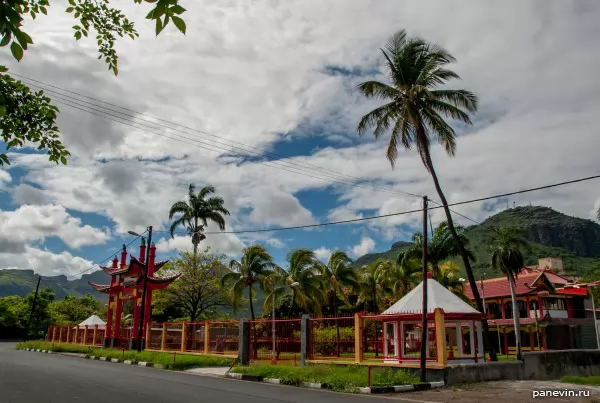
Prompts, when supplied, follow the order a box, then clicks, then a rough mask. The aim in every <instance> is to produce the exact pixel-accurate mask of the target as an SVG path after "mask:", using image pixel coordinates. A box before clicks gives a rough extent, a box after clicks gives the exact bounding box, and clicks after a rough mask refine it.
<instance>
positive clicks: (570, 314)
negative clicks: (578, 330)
mask: <svg viewBox="0 0 600 403" xmlns="http://www.w3.org/2000/svg"><path fill="white" fill-rule="evenodd" d="M565 305H566V306H565V308H567V317H568V318H574V317H575V312H574V311H575V309H574V308H573V298H565Z"/></svg>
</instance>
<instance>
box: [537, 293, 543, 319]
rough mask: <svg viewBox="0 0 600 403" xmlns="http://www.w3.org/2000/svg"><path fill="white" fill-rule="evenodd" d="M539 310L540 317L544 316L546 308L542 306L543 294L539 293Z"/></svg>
mask: <svg viewBox="0 0 600 403" xmlns="http://www.w3.org/2000/svg"><path fill="white" fill-rule="evenodd" d="M538 311H539V315H540V319H541V318H543V317H544V308H543V307H542V296H541V295H538Z"/></svg>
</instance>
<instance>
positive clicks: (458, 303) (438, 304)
mask: <svg viewBox="0 0 600 403" xmlns="http://www.w3.org/2000/svg"><path fill="white" fill-rule="evenodd" d="M422 306H423V282H421V283H420V284H419V285H418V286H416V287H415V288H413V289H412V290H411V291H410V292H409V293H408V294H406V295H405V296H404V297H402V298H401V299H400V300H399V301H398V302H396V303H395V304H394V305H392V306H391V307H389V308H388V309H386V310H385V311H384V312H383V313H382V315H399V314H410V313H412V314H415V313H422V312H423V310H422ZM436 308H442V309H443V310H444V313H447V314H466V315H472V314H478V315H481V313H480V312H479V311H478V310H476V309H475V308H473V307H472V306H471V305H469V304H467V303H466V302H465V301H463V300H462V299H460V298H459V297H457V296H456V295H454V294H453V293H452V292H451V291H450V290H448V289H447V288H446V287H444V286H443V285H441V284H440V283H438V282H437V281H435V280H434V279H432V278H428V279H427V312H433V311H434V310H435V309H436Z"/></svg>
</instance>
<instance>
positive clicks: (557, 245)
mask: <svg viewBox="0 0 600 403" xmlns="http://www.w3.org/2000/svg"><path fill="white" fill-rule="evenodd" d="M507 226H515V227H518V228H520V229H521V230H522V232H523V236H524V237H525V238H527V240H528V241H529V243H530V251H529V252H528V253H527V255H526V264H528V265H533V264H537V262H538V259H539V258H543V257H560V258H562V259H563V261H564V264H565V271H566V272H569V273H573V274H577V275H579V276H585V275H586V274H588V273H589V272H590V271H591V269H592V268H593V267H600V225H598V224H597V223H595V222H593V221H591V220H586V219H582V218H578V217H571V216H568V215H565V214H562V213H559V212H557V211H555V210H552V209H551V208H548V207H541V206H526V207H516V208H512V209H507V210H504V211H502V212H500V213H498V214H495V215H493V216H491V217H489V218H488V219H486V220H485V221H483V222H482V223H481V224H479V225H473V226H470V227H468V228H467V231H466V235H467V237H468V238H469V241H470V243H471V248H472V250H473V252H474V254H475V257H476V261H475V262H474V263H473V264H472V266H473V270H474V271H475V273H476V274H480V273H482V272H484V271H485V273H486V276H487V277H491V276H496V275H499V273H496V272H494V271H493V270H491V268H490V266H489V261H490V252H489V249H488V242H489V239H490V237H491V235H492V233H493V230H494V228H500V227H507ZM404 245H406V243H404ZM399 250H400V249H394V248H392V249H390V250H389V251H387V252H383V253H374V254H367V255H364V256H361V257H360V258H358V259H357V260H356V262H355V267H360V266H363V265H365V264H369V263H371V262H373V261H375V260H376V259H377V258H380V257H381V258H387V259H394V258H395V257H396V256H398V253H399ZM452 261H453V262H454V263H456V264H458V265H459V266H460V267H462V261H461V259H460V258H454V259H452Z"/></svg>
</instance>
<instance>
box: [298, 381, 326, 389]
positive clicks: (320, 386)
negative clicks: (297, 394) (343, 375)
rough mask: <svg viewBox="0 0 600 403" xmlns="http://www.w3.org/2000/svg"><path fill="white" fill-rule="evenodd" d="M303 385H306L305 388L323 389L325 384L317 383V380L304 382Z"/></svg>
mask: <svg viewBox="0 0 600 403" xmlns="http://www.w3.org/2000/svg"><path fill="white" fill-rule="evenodd" d="M302 386H304V387H305V388H311V389H323V388H324V384H322V383H317V382H302Z"/></svg>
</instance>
